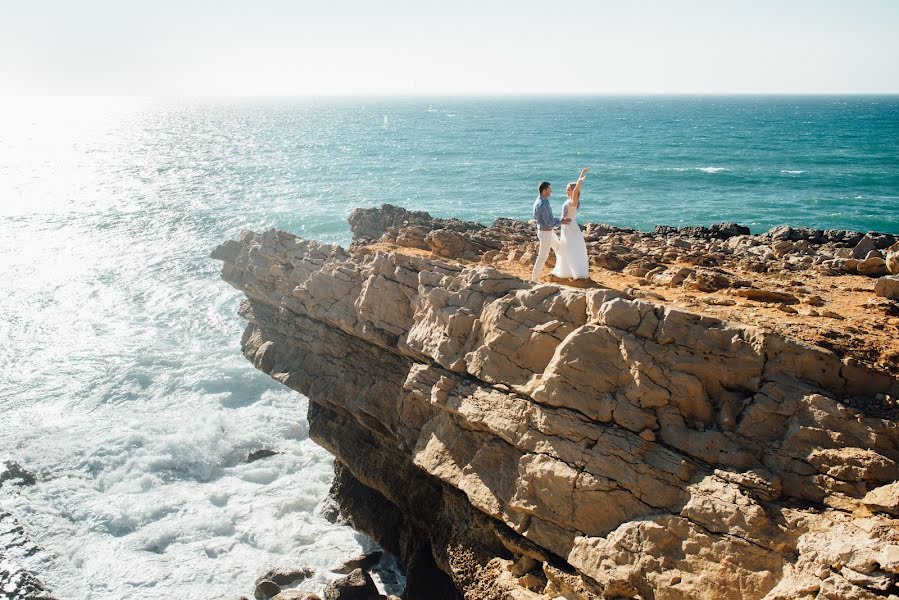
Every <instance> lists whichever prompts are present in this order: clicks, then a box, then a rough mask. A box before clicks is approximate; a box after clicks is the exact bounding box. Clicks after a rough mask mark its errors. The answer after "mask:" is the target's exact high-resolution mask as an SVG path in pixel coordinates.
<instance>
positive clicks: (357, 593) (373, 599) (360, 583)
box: [325, 569, 381, 600]
mask: <svg viewBox="0 0 899 600" xmlns="http://www.w3.org/2000/svg"><path fill="white" fill-rule="evenodd" d="M380 597H381V594H380V593H379V592H378V588H377V587H376V586H375V582H374V581H373V580H372V578H371V576H370V575H369V574H368V573H366V572H365V571H363V570H362V569H356V570H355V571H353V572H351V573H350V574H349V575H347V576H346V577H341V578H340V579H335V580H334V581H332V582H331V583H329V584H328V585H327V587H325V600H378V599H379V598H380Z"/></svg>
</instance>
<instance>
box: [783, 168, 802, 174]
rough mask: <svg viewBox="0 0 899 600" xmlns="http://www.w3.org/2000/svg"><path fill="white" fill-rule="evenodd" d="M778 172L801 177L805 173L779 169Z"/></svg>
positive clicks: (796, 170)
mask: <svg viewBox="0 0 899 600" xmlns="http://www.w3.org/2000/svg"><path fill="white" fill-rule="evenodd" d="M780 172H781V173H784V174H785V175H801V174H802V173H805V171H801V170H798V169H781V171H780Z"/></svg>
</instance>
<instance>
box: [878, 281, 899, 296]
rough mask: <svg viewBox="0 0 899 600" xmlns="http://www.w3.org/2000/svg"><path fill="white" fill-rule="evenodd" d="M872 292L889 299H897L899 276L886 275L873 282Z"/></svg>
mask: <svg viewBox="0 0 899 600" xmlns="http://www.w3.org/2000/svg"><path fill="white" fill-rule="evenodd" d="M874 293H875V294H877V295H878V296H882V297H884V298H889V299H890V300H899V276H897V275H887V276H886V277H881V278H880V279H878V280H877V283H875V284H874Z"/></svg>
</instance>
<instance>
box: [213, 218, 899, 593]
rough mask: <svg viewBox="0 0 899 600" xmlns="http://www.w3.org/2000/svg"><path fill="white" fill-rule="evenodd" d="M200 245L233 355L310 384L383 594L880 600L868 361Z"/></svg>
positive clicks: (894, 386)
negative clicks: (239, 327)
mask: <svg viewBox="0 0 899 600" xmlns="http://www.w3.org/2000/svg"><path fill="white" fill-rule="evenodd" d="M370 221H371V220H370ZM516 227H517V226H514V225H508V226H507V228H508V230H509V231H511V232H514V231H516ZM421 229H422V230H424V233H423V234H422V235H421V239H422V240H427V238H428V236H429V234H430V233H431V231H433V229H428V228H427V227H422V228H421ZM444 229H445V228H444ZM366 232H367V233H366V237H367V236H368V234H372V235H373V234H374V233H376V231H374V229H373V227H369V226H368V225H366ZM419 233H421V232H419ZM589 233H590V230H589V229H588V235H587V236H586V237H587V239H590V236H589ZM731 234H733V235H731ZM416 235H418V234H416ZM466 235H468V239H469V240H475V241H474V242H473V243H474V244H481V242H479V241H477V240H478V239H488V238H486V237H482V238H478V236H483V235H485V234H484V233H483V231H480V230H472V232H470V233H469V234H466ZM821 235H822V236H824V234H823V233H822V234H821ZM834 235H835V236H836V235H838V234H834ZM720 237H722V238H724V237H727V238H728V239H727V241H726V242H723V243H732V242H733V243H734V244H738V243H742V242H740V240H741V239H745V236H743V237H741V235H740V231H738V230H735V229H733V228H724V229H723V230H722V232H721V233H720ZM782 237H783V239H781V240H780V241H784V242H787V243H790V244H802V243H808V242H807V238H805V237H802V236H801V235H798V234H793V233H789V232H787V233H785V234H784V235H783V236H782ZM844 237H845V236H844ZM416 239H417V238H416ZM735 240H736V242H735ZM851 241H852V242H853V243H854V244H853V245H852V247H848V244H847V249H853V248H857V247H858V244H859V243H861V242H860V240H851ZM868 241H869V242H870V243H871V244H873V245H875V246H876V245H877V244H879V243H881V242H879V241H875V240H868ZM688 243H689V242H688ZM716 243H722V242H716ZM425 245H426V246H427V242H425ZM791 247H792V246H791ZM622 252H625V253H626V251H622ZM213 257H215V258H217V259H219V260H222V261H223V263H224V265H223V269H222V276H223V278H224V279H225V280H226V281H227V282H228V283H230V284H231V285H233V286H234V287H235V288H237V289H239V290H241V291H242V292H243V293H245V294H246V300H244V301H243V303H242V304H241V309H240V315H241V316H242V317H243V318H244V319H245V320H246V321H247V322H248V326H247V329H246V331H245V333H244V336H243V339H242V349H243V352H244V354H245V355H246V357H247V359H248V360H250V361H251V362H252V363H253V364H254V366H256V367H257V368H258V369H260V370H262V371H264V372H266V373H268V374H269V375H271V377H273V378H274V379H276V380H277V381H279V382H281V383H282V384H284V385H286V386H288V387H290V388H292V389H295V390H297V391H300V392H302V393H303V394H305V395H307V396H308V397H309V398H310V406H309V421H310V428H311V429H310V432H311V436H312V437H313V439H315V440H316V441H317V442H318V443H319V444H321V445H322V446H324V447H325V448H327V449H328V450H329V451H330V452H332V453H333V454H334V455H335V456H336V458H337V464H336V472H337V473H336V479H335V483H334V488H333V494H334V497H335V498H336V500H337V501H338V502H339V503H340V505H341V508H342V510H343V512H344V513H345V515H346V517H347V519H348V520H349V522H350V523H352V524H353V525H355V526H356V527H358V528H360V529H362V530H365V531H366V532H367V533H369V534H370V535H371V536H372V537H373V538H374V539H375V540H376V541H377V542H378V543H379V544H381V545H382V547H384V548H385V549H387V550H388V551H390V552H392V553H394V554H396V555H397V556H398V557H399V558H400V560H401V561H402V563H403V565H404V567H405V569H406V573H407V581H408V585H407V590H406V598H409V599H414V598H438V599H439V598H457V597H460V596H464V597H465V598H472V599H475V598H477V599H480V598H516V599H532V600H540V599H549V598H555V597H558V596H563V597H565V598H580V599H594V598H643V599H658V600H687V599H706V598H708V599H712V598H715V599H724V600H727V599H734V600H736V599H765V600H779V599H787V598H809V599H811V598H819V599H825V598H847V599H853V598H858V599H862V598H878V597H896V596H897V595H899V587H897V582H899V521H897V519H896V517H895V514H894V513H893V512H891V510H892V509H891V506H893V505H892V504H890V503H889V502H888V500H889V498H887V499H883V498H882V497H881V496H882V495H883V494H882V493H881V492H878V490H884V487H885V486H893V485H894V484H895V482H896V481H897V479H899V426H897V423H896V421H895V420H892V419H890V418H887V417H885V416H884V415H885V413H884V412H883V411H881V410H880V408H878V407H881V405H882V404H883V399H885V398H895V397H897V396H899V381H897V379H896V378H895V377H893V376H891V375H888V374H885V373H882V372H877V371H873V370H870V369H868V368H866V367H864V366H862V365H860V364H858V363H857V362H855V361H851V360H841V359H840V358H839V357H837V356H836V355H835V354H833V353H831V352H829V351H828V350H826V349H823V348H818V347H812V346H808V345H804V344H802V343H799V342H797V341H795V340H792V339H790V338H788V337H785V336H783V335H780V334H778V333H774V332H772V331H767V330H764V329H759V328H755V327H749V326H745V325H740V324H737V323H732V322H726V321H722V320H719V319H715V318H711V317H708V316H701V315H698V314H693V313H691V312H688V311H685V310H682V309H678V308H675V307H672V306H668V305H664V304H659V303H657V302H655V301H647V300H646V299H640V298H635V297H634V296H632V295H629V294H628V293H626V292H624V291H618V290H612V289H604V288H596V289H575V288H569V287H565V286H558V285H531V284H529V283H527V282H525V281H523V280H521V279H519V278H517V277H515V276H513V275H510V274H508V273H504V272H502V271H499V270H497V269H495V268H492V267H490V266H485V265H483V264H479V265H468V266H466V265H464V264H460V263H459V262H458V261H455V260H444V259H441V258H432V257H426V256H419V255H415V254H414V253H410V254H402V253H399V252H392V253H385V252H380V251H377V250H375V249H371V248H368V247H366V246H364V245H355V246H354V247H353V248H351V249H349V250H345V249H343V248H340V247H337V246H332V245H326V244H320V243H316V242H314V241H309V240H304V239H301V238H297V237H295V236H293V235H291V234H288V233H285V232H281V231H276V230H270V231H266V232H264V233H254V232H251V231H245V232H243V233H242V234H241V236H240V239H239V240H232V241H229V242H226V243H224V244H223V245H221V246H220V247H219V248H217V249H216V250H215V251H214V252H213ZM697 260H701V257H699V256H697ZM631 262H633V261H631V260H628V263H631ZM687 279H688V276H687V275H685V279H684V280H685V281H686V280H687ZM782 300H783V299H781V300H779V301H782ZM878 395H879V396H878ZM878 398H879V399H880V400H878ZM862 405H864V406H870V407H871V409H870V410H869V411H862V410H860V409H858V408H857V407H858V406H862ZM879 411H880V412H879ZM888 489H892V488H888ZM326 596H327V594H326Z"/></svg>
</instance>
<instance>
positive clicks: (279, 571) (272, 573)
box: [256, 567, 315, 585]
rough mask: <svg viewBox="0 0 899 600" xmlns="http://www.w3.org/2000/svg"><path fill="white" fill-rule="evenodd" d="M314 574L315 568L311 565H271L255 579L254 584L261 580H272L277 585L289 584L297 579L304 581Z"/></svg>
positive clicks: (297, 580)
mask: <svg viewBox="0 0 899 600" xmlns="http://www.w3.org/2000/svg"><path fill="white" fill-rule="evenodd" d="M314 575H315V569H313V568H312V567H299V568H289V567H273V568H271V569H269V570H268V571H267V572H266V573H265V575H262V576H261V577H259V578H258V579H256V585H259V584H260V583H262V582H263V581H266V580H268V581H273V582H275V583H276V584H278V585H290V584H292V583H296V582H299V581H304V580H306V579H309V578H310V577H313V576H314Z"/></svg>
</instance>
